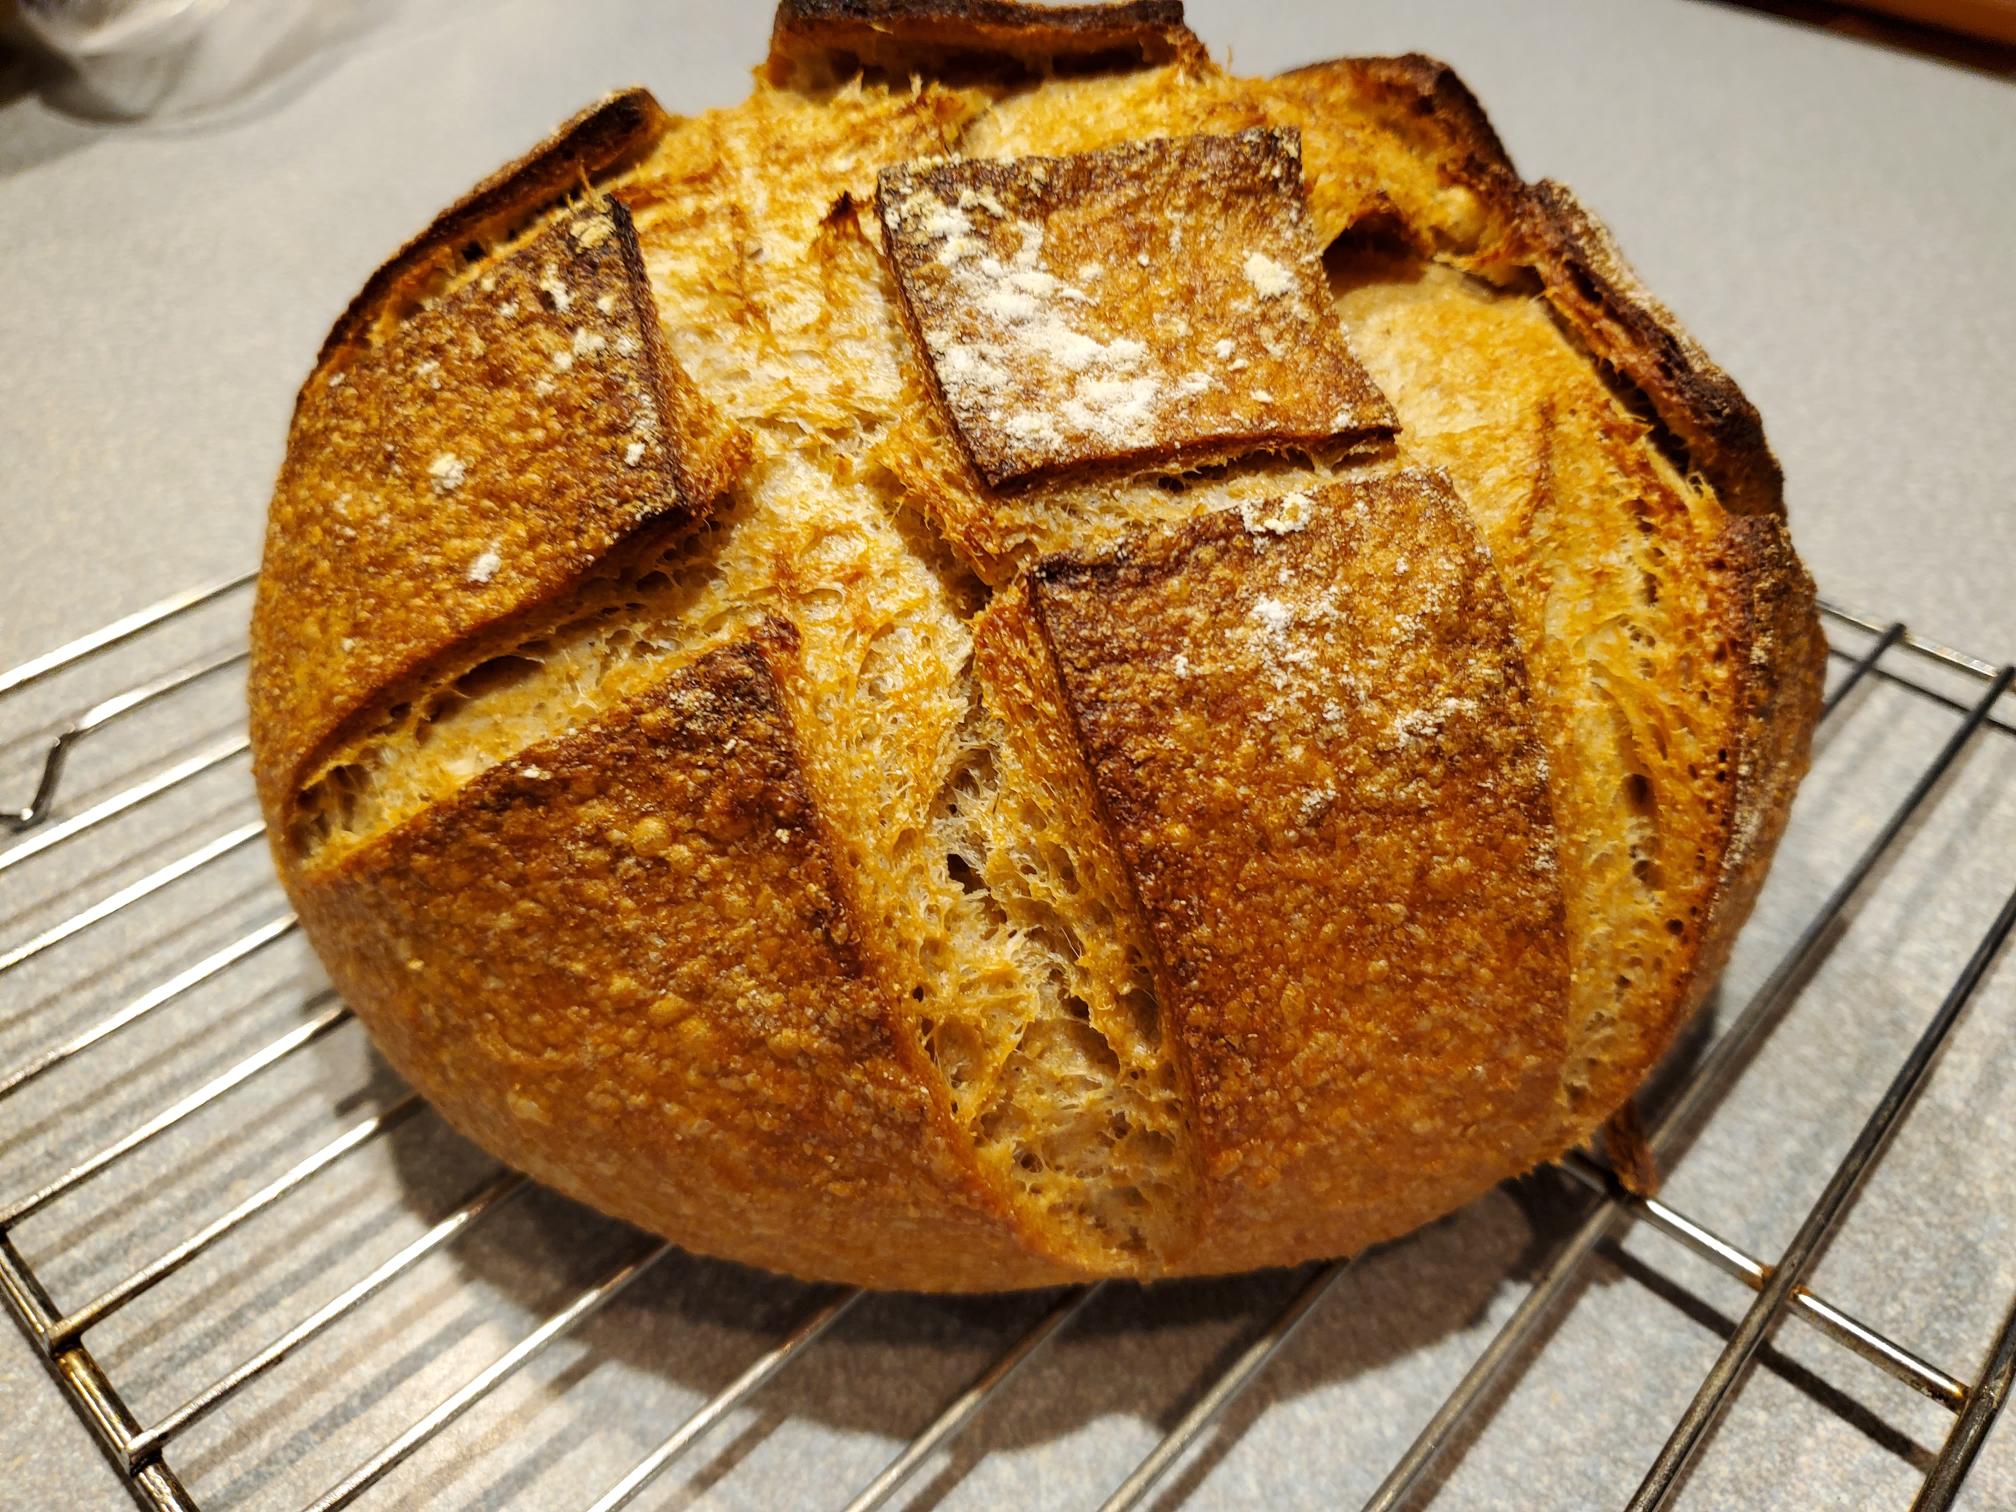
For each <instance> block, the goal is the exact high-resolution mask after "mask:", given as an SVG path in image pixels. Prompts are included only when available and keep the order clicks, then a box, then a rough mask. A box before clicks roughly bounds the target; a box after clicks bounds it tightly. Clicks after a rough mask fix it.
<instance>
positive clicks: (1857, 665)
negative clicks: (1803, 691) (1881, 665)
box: [1820, 620, 1904, 724]
mask: <svg viewBox="0 0 2016 1512" xmlns="http://www.w3.org/2000/svg"><path fill="white" fill-rule="evenodd" d="M1903 638H1904V622H1903V621H1902V620H1892V621H1891V622H1890V623H1889V624H1887V625H1885V626H1884V627H1883V634H1882V635H1881V636H1879V637H1878V638H1877V641H1876V644H1875V645H1873V646H1871V647H1870V648H1869V649H1868V650H1866V651H1864V652H1863V653H1862V654H1861V655H1860V656H1858V657H1856V658H1855V660H1854V664H1853V666H1852V667H1851V668H1850V669H1849V671H1848V672H1847V673H1846V674H1845V675H1844V676H1843V677H1842V679H1841V681H1840V682H1839V683H1838V684H1836V685H1835V688H1834V691H1833V692H1832V693H1829V694H1828V695H1827V697H1826V699H1825V700H1824V701H1823V702H1822V703H1821V705H1820V720H1821V722H1822V723H1823V724H1824V723H1825V722H1826V720H1827V717H1828V716H1829V715H1831V714H1832V713H1833V712H1834V711H1835V710H1836V709H1838V708H1840V707H1841V702H1842V700H1843V699H1845V698H1847V696H1848V695H1849V694H1850V693H1853V692H1854V691H1855V688H1856V685H1857V684H1858V683H1860V682H1861V681H1862V679H1863V678H1865V677H1867V676H1868V675H1869V674H1870V673H1871V672H1872V671H1874V670H1875V669H1876V664H1877V663H1878V662H1880V661H1881V660H1883V655H1884V653H1885V652H1887V651H1888V650H1889V649H1890V648H1891V647H1892V646H1894V645H1896V644H1897V642H1899V641H1900V640H1902V639H1903Z"/></svg>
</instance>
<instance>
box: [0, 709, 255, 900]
mask: <svg viewBox="0 0 2016 1512" xmlns="http://www.w3.org/2000/svg"><path fill="white" fill-rule="evenodd" d="M250 746H251V742H250V741H248V740H247V739H246V738H245V737H244V736H243V735H233V736H230V737H229V738H228V739H224V740H219V741H216V742H214V743H213V744H211V745H207V746H205V747H204V748H203V749H202V750H200V751H197V752H196V753H195V754H194V755H191V756H187V757H184V758H183V759H182V760H181V761H178V762H176V763H175V764H174V765H173V766H169V767H163V768H162V769H161V770H160V771H158V772H156V773H154V774H153V775H152V776H150V777H146V778H144V779H142V780H141V781H139V782H136V783H134V784H133V785H132V786H131V787H128V788H123V789H121V790H120V791H119V792H116V793H114V794H113V795H112V796H111V797H109V798H106V799H104V800H102V801H101V802H98V803H94V804H92V805H91V807H89V808H88V809H86V810H84V812H83V813H81V814H78V815H76V816H75V817H73V818H69V819H65V820H64V821H63V822H62V823H61V824H53V825H51V826H50V827H49V828H47V829H45V830H42V831H40V832H38V833H37V834H35V835H33V836H31V837H29V838H28V839H26V840H23V841H22V842H21V843H20V844H19V845H10V846H9V847H8V848H7V849H6V850H4V851H0V872H4V871H6V870H8V869H9V868H11V867H16V866H19V865H20V864H21V863H22V862H23V861H29V860H33V859H34V858H35V857H36V856H39V855H41V854H42V853H43V852H44V851H50V850H54V849H55V848H56V847H57V846H59V845H61V844H62V843H63V842H64V841H66V840H70V839H74V838H75V837H76V836H78V835H81V834H84V833H85V832H86V831H87V830H93V829H96V828H97V827H98V826H99V825H101V824H103V823H105V821H106V820H108V819H116V818H118V817H119V815H121V814H123V813H126V812H127V811H128V810H129V809H136V808H138V807H140V805H141V804H143V803H147V802H149V801H151V800H153V799H155V798H159V797H160V796H161V795H162V794H163V793H166V792H169V791H171V790H173V789H174V788H177V787H180V786H181V785H182V784H183V783H185V782H187V781H188V780H189V779H190V778H191V777H195V776H199V775H200V774H202V773H204V772H207V771H209V770H210V769H211V768H213V767H220V766H222V765H223V764H224V763H225V762H227V761H229V760H230V759H231V758H232V757H233V756H239V755H242V754H244V752H245V751H246V750H248V749H249V748H250Z"/></svg>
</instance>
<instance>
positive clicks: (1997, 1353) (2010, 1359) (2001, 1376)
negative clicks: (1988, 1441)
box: [1911, 1304, 2016, 1512]
mask: <svg viewBox="0 0 2016 1512" xmlns="http://www.w3.org/2000/svg"><path fill="white" fill-rule="evenodd" d="M2012 1378H2016V1304H2012V1305H2011V1307H2010V1309H2009V1313H2008V1316H2007V1317H2005V1318H2004V1319H2003V1320H2002V1331H2001V1333H1999V1334H1998V1335H1996V1338H1995V1348H1994V1350H1993V1351H1992V1352H1991V1353H1990V1354H1989V1356H1988V1363H1987V1365H1986V1367H1985V1368H1983V1370H1982V1372H1981V1379H1980V1380H1979V1381H1977V1382H1975V1383H1974V1386H1973V1388H1972V1390H1971V1391H1969V1393H1968V1396H1967V1410H1966V1411H1965V1412H1963V1413H1961V1414H1960V1420H1959V1421H1958V1422H1956V1423H1955V1424H1954V1425H1953V1431H1952V1432H1951V1433H1949V1434H1948V1435H1947V1436H1946V1442H1945V1443H1944V1444H1943V1445H1941V1446H1940V1449H1939V1458H1938V1459H1936V1460H1934V1461H1933V1462H1932V1468H1931V1470H1930V1471H1928V1472H1927V1473H1926V1476H1925V1484H1924V1486H1923V1487H1922V1488H1921V1489H1920V1490H1919V1492H1918V1496H1917V1499H1916V1500H1915V1501H1913V1502H1912V1503H1911V1512H1945V1509H1946V1508H1948V1507H1950V1506H1952V1505H1953V1498H1954V1497H1955V1496H1957V1495H1958V1494H1959V1492H1960V1483H1961V1482H1962V1481H1964V1480H1965V1479H1966V1478H1967V1472H1968V1471H1969V1470H1970V1469H1972V1468H1973V1465H1974V1457H1975V1456H1976V1455H1977V1454H1979V1453H1980V1452H1981V1442H1982V1440H1983V1439H1985V1438H1987V1436H1988V1427H1989V1425H1990V1424H1991V1423H1993V1422H1994V1421H1995V1415H1996V1414H1997V1413H1999V1412H2000V1411H2001V1410H2002V1406H2003V1403H2005V1402H2006V1401H2007V1400H2008V1398H2009V1383H2010V1380H2011V1379H2012Z"/></svg>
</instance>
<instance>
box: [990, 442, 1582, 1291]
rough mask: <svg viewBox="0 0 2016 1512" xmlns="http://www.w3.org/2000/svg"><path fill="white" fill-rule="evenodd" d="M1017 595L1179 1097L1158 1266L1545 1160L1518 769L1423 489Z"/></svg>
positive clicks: (1530, 747) (1065, 563) (1387, 1208)
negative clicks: (1077, 766)
mask: <svg viewBox="0 0 2016 1512" xmlns="http://www.w3.org/2000/svg"><path fill="white" fill-rule="evenodd" d="M1029 583H1030V595H1031V599H1032V602H1033V604H1034V607H1035V617H1036V620H1037V621H1038V623H1039V624H1040V626H1041V629H1042V633H1043V636H1044V638H1045V640H1046V642H1047V643H1048V645H1049V647H1050V650H1051V652H1052V654H1053V655H1054V657H1055V659H1056V664H1057V668H1058V672H1059V680H1060V684H1061V688H1062V693H1063V697H1064V699H1065V702H1066V704H1067V708H1066V710H1065V711H1064V717H1065V718H1067V719H1068V720H1069V721H1070V722H1071V723H1072V725H1073V726H1074V728H1075V729H1076V731H1077V735H1078V738H1079V741H1080V743H1081V746H1082V749H1083V751H1084V753H1085V760H1086V765H1087V768H1088V769H1089V771H1090V772H1091V774H1092V778H1093V782H1094V785H1095V787H1096V789H1097V792H1098V796H1099V800H1100V805H1101V808H1102V810H1103V812H1104V814H1105V816H1106V819H1107V822H1108V824H1109V825H1110V827H1111V830H1112V833H1113V836H1114V838H1115V840H1116V841H1117V844H1118V848H1119V850H1120V853H1121V854H1122V856H1123V857H1124V858H1125V861H1126V865H1127V868H1128V872H1129V875H1130V877H1131V879H1132V881H1133V884H1134V887H1135V889H1136V892H1137V895H1138V897H1139V899H1140V902H1141V906H1142V910H1143V913H1144V916H1145V918H1146V921H1147V924H1148V927H1149V930H1150V933H1151V935H1152V938H1153V939H1154V941H1155V944H1156V947H1157V950H1158V953H1159V956H1160V961H1159V968H1160V972H1159V975H1160V981H1161V998H1162V1004H1163V1011H1164V1013H1165V1014H1166V1015H1168V1016H1169V1018H1170V1019H1171V1020H1172V1022H1173V1034H1174V1036H1175V1040H1176V1043H1177V1044H1178V1046H1179V1047H1180V1051H1181V1054H1182V1055H1183V1057H1184V1060H1185V1069H1186V1071H1187V1074H1188V1079H1189V1082H1190V1084H1191V1086H1192V1088H1193V1089H1194V1092H1193V1102H1192V1105H1191V1109H1190V1122H1191V1126H1192V1137H1193V1138H1194V1139H1195V1141H1196V1143H1197V1147H1198V1155H1199V1158H1200V1160H1201V1162H1202V1167H1203V1175H1204V1183H1205V1186H1204V1193H1203V1204H1202V1205H1203V1207H1204V1210H1205V1211H1204V1216H1203V1222H1202V1232H1201V1237H1200V1241H1199V1243H1198V1245H1197V1247H1196V1248H1195V1249H1193V1250H1191V1251H1189V1252H1187V1253H1185V1254H1183V1255H1181V1256H1180V1257H1178V1259H1177V1262H1176V1268H1177V1269H1180V1270H1181V1271H1184V1272H1186V1273H1196V1272H1210V1271H1220V1270H1233V1269H1239V1268H1243V1267H1248V1266H1253V1265H1260V1264H1281V1263H1285V1262H1292V1261H1295V1260H1299V1259H1303V1258H1306V1257H1309V1256H1312V1255H1329V1254H1340V1253H1346V1252H1349V1251H1352V1250H1356V1249H1358V1248H1361V1247H1363V1246H1364V1245H1366V1244H1369V1243H1372V1242H1375V1241H1377V1240H1379V1239H1382V1238H1386V1237H1388V1236H1390V1235H1391V1234H1394V1233H1398V1232H1400V1231H1402V1230H1403V1229H1406V1228H1410V1227H1413V1226H1414V1225H1415V1224H1417V1223H1419V1222H1421V1221H1422V1220H1423V1219H1424V1218H1426V1217H1427V1216H1428V1215H1429V1214H1431V1213H1434V1212H1440V1211H1444V1210H1446V1209H1447V1208H1448V1207H1449V1206H1451V1205H1452V1204H1454V1203H1456V1202H1460V1201H1464V1200H1466V1199H1467V1198H1468V1197H1469V1196H1471V1195H1474V1194H1475V1193H1476V1192H1478V1191H1481V1190H1483V1189H1484V1188H1486V1187H1488V1186H1490V1185H1491V1184H1493V1183H1494V1182H1497V1181H1499V1180H1502V1179H1503V1178H1505V1177H1506V1176H1508V1175H1511V1174H1513V1173H1515V1172H1517V1171H1520V1170H1523V1169H1525V1168H1527V1167H1528V1166H1530V1165H1532V1164H1533V1163H1535V1162H1536V1161H1538V1160H1540V1159H1543V1158H1545V1157H1547V1156H1550V1155H1553V1154H1556V1153H1558V1151H1559V1150H1560V1148H1561V1147H1562V1145H1563V1144H1565V1143H1566V1142H1567V1141H1568V1139H1569V1138H1571V1137H1572V1135H1570V1134H1569V1133H1568V1132H1567V1130H1566V1128H1565V1125H1564V1123H1563V1121H1562V1118H1561V1116H1560V1110H1559V1109H1558V1106H1557V1103H1556V1097H1557V1092H1558V1088H1559V1085H1560V1073H1561V1062H1562V1055H1563V1051H1564V1046H1565V1018H1566V1015H1565V1004H1566V998H1567V982H1568V958H1567V951H1566V945H1565V939H1564V935H1563V925H1562V917H1563V915H1562V899H1561V890H1560V883H1559V880H1558V875H1557V872H1556V868H1555V861H1554V852H1553V845H1552V833H1553V824H1552V816H1551V813H1550V811H1549V807H1548V801H1547V788H1546V761H1545V758H1544V755H1543V754H1542V750H1543V748H1542V745H1541V742H1540V740H1539V739H1538V737H1537V736H1536V734H1535V732H1534V729H1533V724H1532V717H1531V712H1530V710H1529V708H1528V704H1527V694H1526V683H1525V671H1524V664H1523V661H1522V659H1521V656H1520V653H1519V649H1518V643H1517V639H1516V636H1515V633H1514V624H1513V619H1512V614H1511V611H1510V608H1509V606H1508V605H1507V603H1506V600H1505V596H1504V591H1503V589H1502V587H1501V586H1500V585H1499V583H1498V579H1497V574H1496V572H1495V571H1494V569H1493V568H1492V565H1491V559H1490V554H1489V553H1488V552H1487V551H1486V550H1485V549H1484V546H1483V545H1482V543H1481V542H1480V541H1479V540H1478V538H1477V536H1476V534H1475V533H1474V531H1473V530H1472V528H1471V526H1470V523H1469V521H1468V519H1467V518H1466V517H1465V515H1464V513H1463V510H1462V507H1461V505H1460V503H1459V502H1458V501H1457V500H1456V498H1455V496H1454V495H1453V494H1452V493H1451V492H1450V490H1449V487H1448V485H1447V483H1446V481H1444V480H1443V479H1442V478H1441V477H1440V476H1439V475H1437V474H1432V473H1402V474H1397V475H1394V476H1391V477H1387V478H1381V479H1376V480H1367V481H1364V482H1358V483H1352V484H1342V485H1337V486H1335V487H1332V488H1329V489H1326V490H1323V491H1322V492H1319V493H1315V494H1311V495H1307V496H1297V497H1293V498H1288V499H1285V500H1283V501H1278V502H1274V503H1270V504H1266V505H1260V506H1254V507H1251V508H1249V509H1247V510H1246V511H1244V512H1243V514H1242V512H1239V511H1223V512H1219V513H1215V514H1211V515H1206V516H1203V517H1201V518H1199V519H1197V520H1194V521H1192V522H1191V523H1189V524H1187V525H1184V526H1181V527H1179V528H1177V529H1176V530H1175V531H1173V532H1170V533H1168V534H1166V535H1162V536H1158V537H1152V538H1143V539H1140V540H1137V541H1134V542H1131V543H1129V544H1128V545H1127V546H1125V547H1123V548H1121V549H1120V550H1119V551H1117V552H1115V553H1112V554H1110V555H1106V556H1102V557H1099V558H1093V559H1074V558H1068V557H1066V558H1048V559H1045V560H1044V561H1042V562H1040V563H1039V564H1037V566H1036V567H1035V568H1034V569H1033V570H1032V573H1031V575H1030V579H1029ZM1396 1170H1404V1171H1405V1172H1407V1178H1406V1180H1405V1181H1404V1182H1396V1181H1394V1180H1393V1178H1392V1173H1393V1172H1394V1171H1396Z"/></svg>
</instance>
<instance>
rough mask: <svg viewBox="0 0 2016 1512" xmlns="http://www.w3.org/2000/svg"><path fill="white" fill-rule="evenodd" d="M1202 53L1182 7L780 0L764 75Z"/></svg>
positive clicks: (1147, 2) (1031, 68) (1135, 61)
mask: <svg viewBox="0 0 2016 1512" xmlns="http://www.w3.org/2000/svg"><path fill="white" fill-rule="evenodd" d="M1203 55H1204V46H1203V44H1202V43H1201V42H1199V41H1198V40H1197V38H1196V37H1195V36H1194V35H1193V34H1192V33H1191V31H1190V29H1189V28H1188V27H1187V26H1185V25H1184V24H1183V6H1182V3H1181V0H1123V3H1121V4H1117V5H1102V4H1091V5H1044V4H1034V5H1030V4H1021V3H1018V0H782V3H781V4H779V5H778V7H777V19H776V21H775V23H774V24H773V26H772V28H771V33H770V63H769V73H770V77H771V78H772V79H773V80H777V81H779V82H781V81H783V80H784V79H787V78H790V77H791V76H792V75H793V74H794V73H796V72H799V71H801V70H804V69H806V68H808V67H809V68H814V69H818V70H821V71H823V72H825V73H826V74H828V75H829V76H834V77H842V78H844V77H846V76H847V75H849V74H851V73H856V72H859V71H860V70H862V69H870V70H873V71H876V72H879V73H886V74H893V75H898V76H901V75H903V74H908V73H958V74H981V75H987V74H995V75H998V74H1002V73H1038V72H1044V71H1047V70H1052V69H1059V68H1072V67H1076V68H1079V69H1090V68H1114V67H1118V68H1127V67H1142V66H1146V65H1150V64H1156V63H1168V62H1172V61H1174V60H1175V59H1177V58H1184V57H1199V58H1201V57H1202V56H1203Z"/></svg>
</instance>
